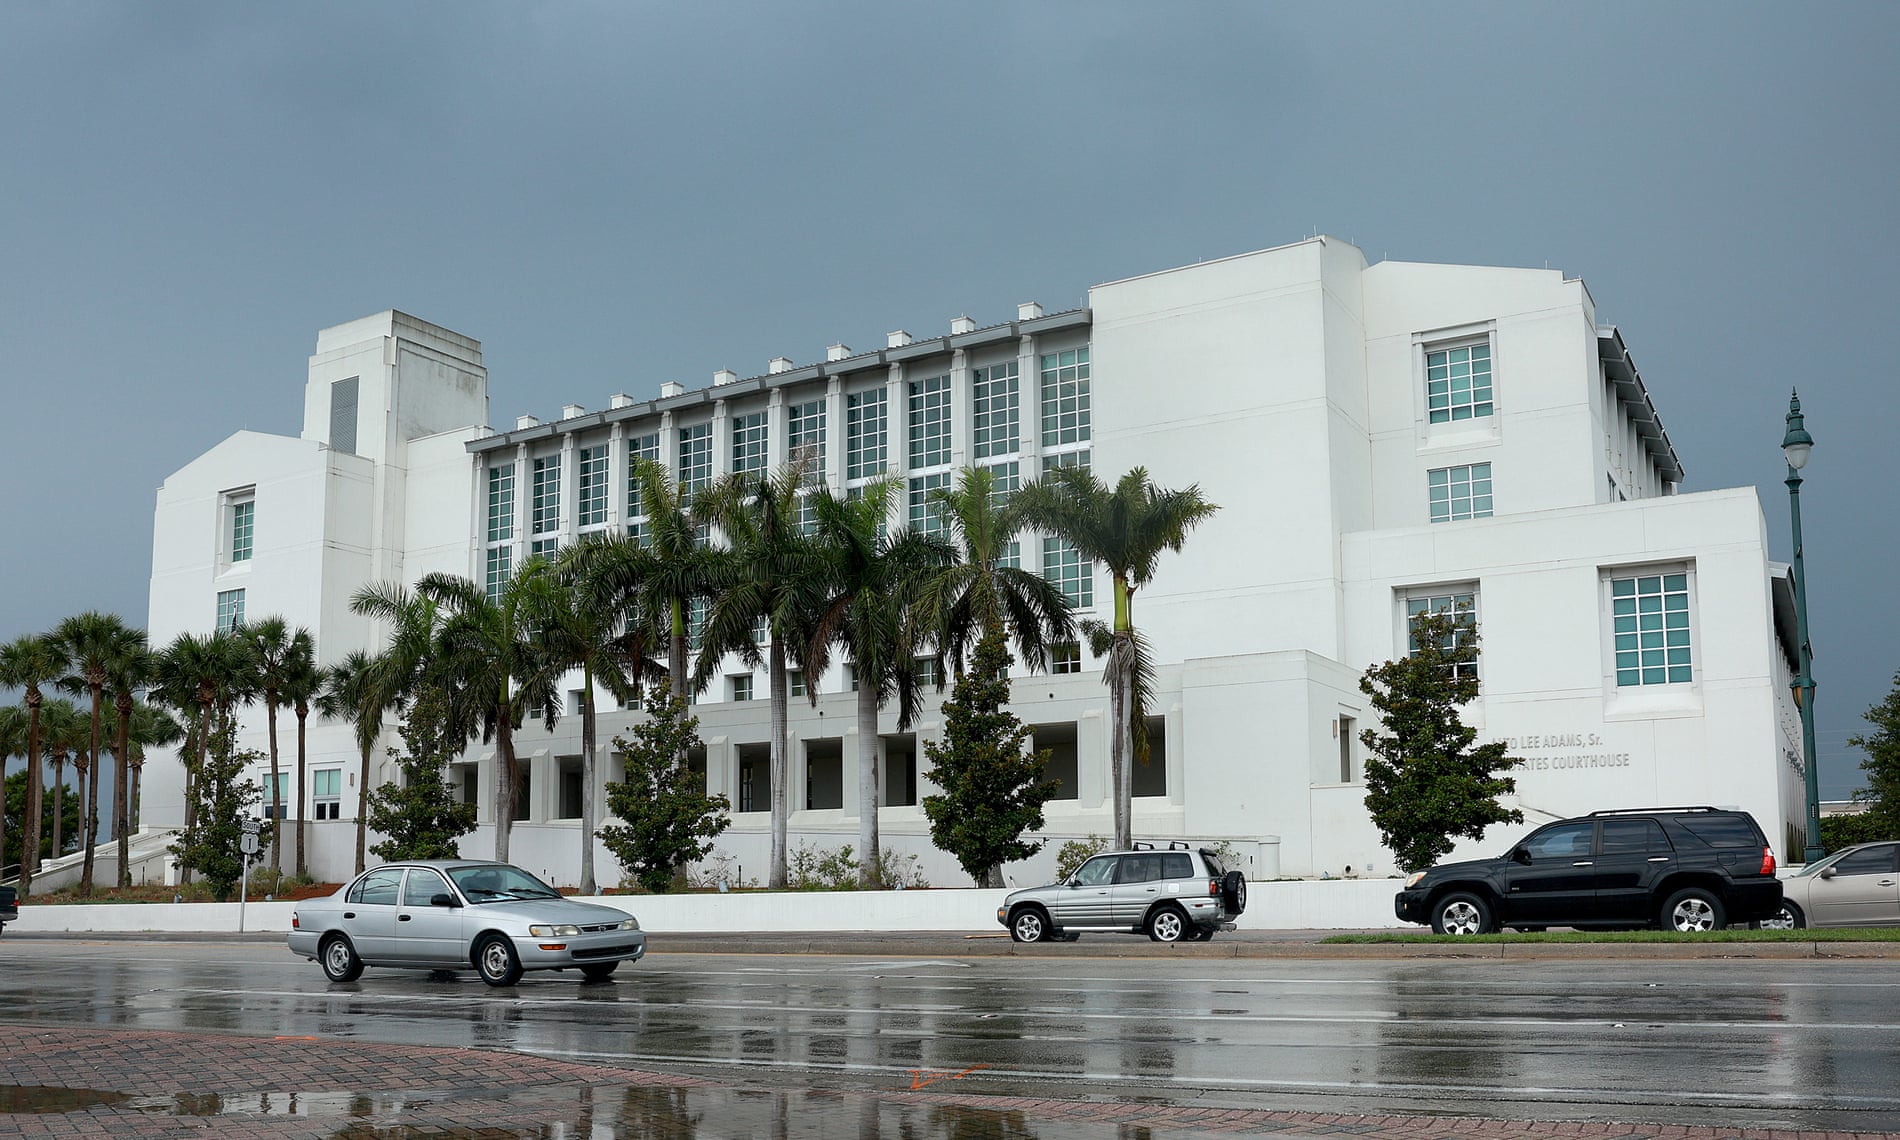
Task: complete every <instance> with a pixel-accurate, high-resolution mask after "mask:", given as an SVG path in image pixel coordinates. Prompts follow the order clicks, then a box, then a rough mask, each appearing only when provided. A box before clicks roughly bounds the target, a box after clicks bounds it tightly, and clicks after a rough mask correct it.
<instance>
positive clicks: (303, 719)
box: [277, 629, 323, 879]
mask: <svg viewBox="0 0 1900 1140" xmlns="http://www.w3.org/2000/svg"><path fill="white" fill-rule="evenodd" d="M322 686H323V673H322V671H321V670H320V669H318V668H317V645H316V641H315V640H314V639H312V638H311V636H310V631H309V630H307V629H299V630H297V632H296V633H294V634H292V635H291V637H290V646H289V652H288V653H286V654H285V656H284V662H283V672H282V675H281V677H280V678H279V681H278V694H277V695H278V696H279V698H281V699H282V700H285V701H287V702H289V703H290V706H291V708H292V709H293V710H294V711H295V712H296V714H297V802H296V804H295V808H294V815H295V818H296V820H297V877H298V878H299V879H307V878H309V877H310V868H309V864H308V863H306V862H305V861H304V851H303V833H304V820H305V818H306V816H305V813H304V794H305V793H306V792H308V791H309V774H308V772H307V771H306V770H305V768H306V765H307V764H308V761H309V756H310V750H309V728H310V702H311V701H312V700H314V699H315V698H316V695H317V692H318V691H319V690H320V689H321V688H322Z"/></svg>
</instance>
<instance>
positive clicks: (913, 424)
mask: <svg viewBox="0 0 1900 1140" xmlns="http://www.w3.org/2000/svg"><path fill="white" fill-rule="evenodd" d="M948 462H950V377H948V376H932V377H930V378H929V379H928V380H913V381H911V383H910V469H911V470H912V471H921V470H923V469H924V468H926V467H940V466H942V465H943V464H946V463H948Z"/></svg>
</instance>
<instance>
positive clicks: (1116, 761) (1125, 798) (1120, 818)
mask: <svg viewBox="0 0 1900 1140" xmlns="http://www.w3.org/2000/svg"><path fill="white" fill-rule="evenodd" d="M1106 667H1107V668H1108V669H1109V670H1110V674H1109V675H1110V676H1111V677H1112V678H1113V683H1112V685H1111V686H1110V688H1109V694H1108V715H1109V721H1110V723H1111V724H1112V725H1113V726H1114V728H1113V732H1114V735H1113V736H1111V737H1110V738H1109V748H1108V763H1109V773H1110V779H1111V781H1112V783H1113V785H1114V793H1115V847H1116V849H1117V850H1121V851H1126V850H1128V849H1129V847H1130V846H1132V845H1133V841H1134V820H1133V818H1132V817H1133V815H1134V801H1133V797H1132V795H1131V794H1130V792H1131V790H1130V786H1129V764H1128V762H1129V759H1130V757H1131V755H1132V753H1133V752H1134V750H1135V743H1134V739H1133V735H1134V734H1133V733H1132V732H1131V731H1130V730H1129V724H1128V707H1129V705H1130V703H1131V701H1130V695H1131V694H1130V689H1132V688H1133V686H1134V642H1133V641H1132V640H1130V639H1127V638H1124V637H1122V636H1120V635H1117V636H1116V638H1115V648H1114V651H1113V652H1112V654H1111V655H1110V658H1109V661H1108V663H1107V666H1106Z"/></svg>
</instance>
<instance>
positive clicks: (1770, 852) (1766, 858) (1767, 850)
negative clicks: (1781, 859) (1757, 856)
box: [1761, 847, 1775, 875]
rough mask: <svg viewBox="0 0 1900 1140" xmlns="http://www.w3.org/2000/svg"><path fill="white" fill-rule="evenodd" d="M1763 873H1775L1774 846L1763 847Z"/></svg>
mask: <svg viewBox="0 0 1900 1140" xmlns="http://www.w3.org/2000/svg"><path fill="white" fill-rule="evenodd" d="M1761 873H1762V874H1764V875H1772V874H1774V873H1775V849H1774V848H1772V847H1763V848H1762V849H1761Z"/></svg>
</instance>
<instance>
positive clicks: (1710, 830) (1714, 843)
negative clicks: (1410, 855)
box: [1393, 807, 1781, 934]
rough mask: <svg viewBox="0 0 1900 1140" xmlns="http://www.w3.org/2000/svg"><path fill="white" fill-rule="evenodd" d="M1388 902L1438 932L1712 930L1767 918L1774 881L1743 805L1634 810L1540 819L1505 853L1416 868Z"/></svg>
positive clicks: (1776, 891)
mask: <svg viewBox="0 0 1900 1140" xmlns="http://www.w3.org/2000/svg"><path fill="white" fill-rule="evenodd" d="M1393 906H1394V909H1395V910H1396V911H1397V912H1398V916H1399V917H1400V918H1401V919H1403V920H1405V921H1406V922H1429V923H1431V926H1432V929H1433V930H1434V931H1436V932H1437V933H1439V934H1487V933H1490V932H1492V931H1494V930H1497V929H1499V928H1500V927H1506V926H1508V927H1512V928H1513V929H1517V930H1542V929H1544V928H1545V927H1547V926H1578V927H1598V928H1605V927H1625V928H1632V927H1643V926H1660V927H1662V928H1663V929H1665V930H1685V931H1686V930H1720V929H1722V928H1723V927H1724V926H1727V925H1729V924H1731V923H1735V924H1741V925H1746V924H1748V923H1750V922H1754V921H1757V920H1760V919H1764V918H1769V917H1771V916H1773V915H1774V914H1775V913H1776V911H1778V910H1779V909H1780V908H1781V881H1780V880H1779V879H1777V878H1775V855H1774V852H1773V851H1772V850H1771V849H1770V848H1769V846H1768V841H1767V839H1765V838H1764V837H1763V836H1762V832H1761V828H1760V827H1759V826H1758V825H1757V824H1756V823H1755V819H1754V817H1753V816H1751V815H1749V814H1748V813H1747V812H1745V811H1725V810H1722V809H1718V808H1712V807H1683V808H1640V809H1634V810H1629V811H1598V812H1591V813H1590V814H1589V815H1587V816H1582V817H1580V818H1577V819H1566V820H1560V821H1558V822H1557V823H1551V824H1546V825H1544V826H1543V827H1540V828H1538V829H1537V830H1536V831H1533V832H1531V833H1530V834H1529V835H1527V836H1525V837H1524V839H1522V840H1521V841H1519V843H1518V844H1517V846H1515V847H1513V848H1511V850H1510V852H1509V854H1506V855H1505V856H1503V857H1502V858H1498V859H1474V860H1472V861H1470V862H1467V863H1445V864H1442V865H1440V866H1437V867H1433V868H1432V869H1431V870H1429V871H1420V872H1419V873H1417V874H1415V875H1413V876H1412V877H1411V878H1409V879H1407V880H1406V881H1405V889H1404V890H1402V891H1400V892H1399V893H1398V896H1397V897H1396V898H1395V899H1394V900H1393Z"/></svg>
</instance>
